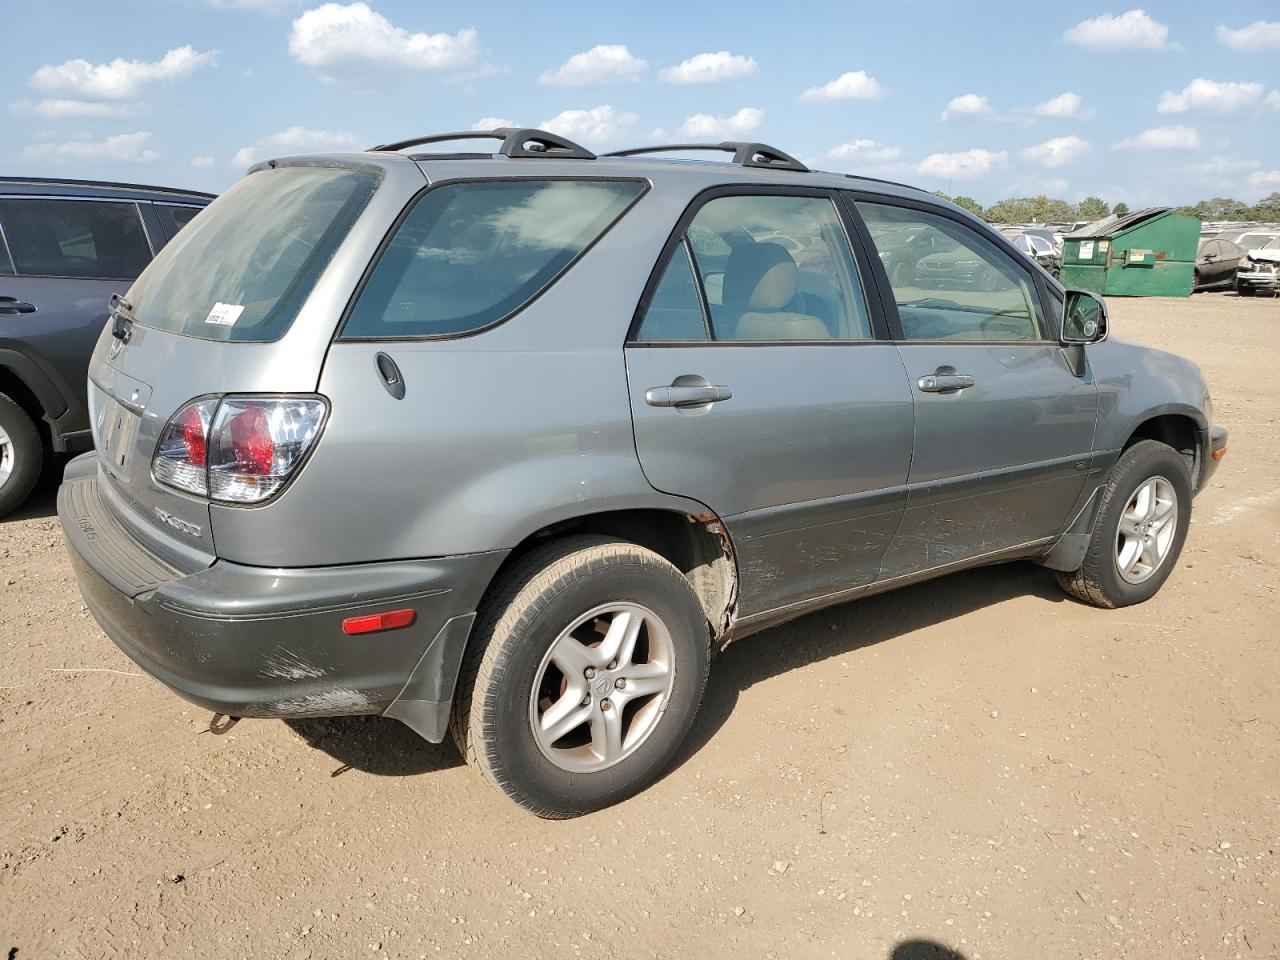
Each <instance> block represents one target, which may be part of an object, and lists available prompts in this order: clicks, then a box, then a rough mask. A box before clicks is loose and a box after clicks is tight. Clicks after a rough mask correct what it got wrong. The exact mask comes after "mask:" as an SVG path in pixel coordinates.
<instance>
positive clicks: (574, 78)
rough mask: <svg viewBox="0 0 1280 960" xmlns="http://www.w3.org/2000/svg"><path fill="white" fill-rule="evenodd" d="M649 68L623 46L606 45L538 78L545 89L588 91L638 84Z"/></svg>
mask: <svg viewBox="0 0 1280 960" xmlns="http://www.w3.org/2000/svg"><path fill="white" fill-rule="evenodd" d="M648 69H649V64H648V63H647V62H645V61H644V60H641V59H639V58H638V57H633V56H632V55H631V51H630V50H628V49H627V48H626V47H625V46H623V45H622V44H620V43H602V44H599V45H597V46H594V47H592V48H591V49H590V50H584V51H583V52H582V53H575V54H574V55H573V56H572V57H570V58H569V59H568V60H566V61H565V62H564V63H562V64H560V66H558V67H557V68H556V69H554V70H548V71H546V72H545V73H544V74H542V76H540V77H538V83H540V84H542V85H543V86H544V87H587V86H591V85H593V84H598V83H615V82H617V81H619V80H638V79H639V78H640V74H642V73H644V72H645V71H646V70H648Z"/></svg>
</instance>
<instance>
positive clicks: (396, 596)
mask: <svg viewBox="0 0 1280 960" xmlns="http://www.w3.org/2000/svg"><path fill="white" fill-rule="evenodd" d="M97 484H98V480H97V478H96V476H94V477H82V478H79V479H71V480H69V481H68V482H66V483H64V484H63V486H62V488H61V490H60V491H59V493H58V517H59V520H60V521H61V523H62V528H63V532H64V534H65V536H66V539H67V545H68V550H69V553H70V555H71V563H72V567H73V569H74V570H75V574H76V579H77V581H78V582H79V585H80V591H81V594H82V595H83V596H84V600H85V604H86V605H87V606H88V607H89V610H90V611H91V612H92V613H93V615H94V617H95V618H96V619H97V621H98V623H99V624H100V625H101V626H102V629H103V631H104V632H105V633H106V634H107V636H109V637H110V638H111V639H112V640H113V641H114V642H115V644H116V645H117V646H118V647H120V649H121V650H123V651H124V652H125V653H126V654H127V655H128V656H129V658H130V659H132V660H133V661H134V662H135V663H136V664H137V665H138V666H139V667H141V668H142V669H143V670H145V671H146V672H147V673H149V674H150V675H151V676H153V677H155V678H156V679H157V680H159V681H160V682H161V683H163V684H165V686H167V687H169V688H170V689H171V690H173V691H174V692H175V693H177V694H179V695H180V696H182V697H183V698H185V699H187V700H189V701H191V702H192V703H195V704H197V705H199V706H202V707H205V708H206V709H209V710H212V711H215V712H218V713H223V714H226V715H228V716H235V717H282V718H283V717H313V716H340V715H349V714H385V715H387V716H392V717H395V718H397V719H399V720H402V721H404V722H405V723H407V724H408V725H409V726H411V727H413V728H414V729H415V730H416V731H417V732H418V733H420V734H422V735H423V736H425V737H427V738H428V739H430V740H434V741H437V742H438V741H439V740H440V739H442V738H443V736H444V733H445V726H446V723H447V718H448V713H449V708H450V704H451V702H452V699H453V688H454V684H455V682H456V680H457V673H458V666H459V664H460V662H461V658H462V652H463V648H464V647H465V645H466V641H467V636H468V634H469V632H470V626H471V622H472V620H473V619H474V611H475V608H476V604H477V603H478V601H479V598H480V595H481V593H483V591H484V588H485V586H486V585H487V584H488V582H489V579H490V578H491V577H492V575H493V573H494V572H495V571H496V569H497V567H498V565H499V564H500V563H501V561H502V559H503V557H504V554H503V553H501V552H496V553H484V554H472V555H467V556H458V557H446V558H439V559H431V560H405V561H393V562H388V563H377V564H359V565H354V566H344V567H322V568H311V569H298V568H274V569H269V568H261V567H246V566H242V565H239V564H234V563H228V562H226V561H223V560H218V561H215V562H214V563H213V564H212V565H211V566H208V567H206V568H204V569H200V570H194V571H182V570H177V569H174V568H173V567H171V566H169V565H168V564H167V563H166V562H165V561H164V560H162V559H160V558H158V557H155V556H154V555H151V554H150V553H149V552H148V551H147V550H146V548H145V547H143V546H142V545H140V544H139V543H137V541H136V540H134V539H133V538H132V537H130V535H129V534H128V532H127V531H126V530H125V528H124V527H123V526H122V525H121V524H120V523H119V522H118V521H117V520H115V519H114V517H113V516H112V515H111V508H110V507H109V506H108V505H107V504H106V503H105V502H104V501H103V500H102V498H101V497H100V496H98V495H97ZM406 607H407V608H412V609H413V610H414V611H415V614H416V616H415V620H414V622H413V623H412V624H410V625H409V626H408V627H405V628H402V629H399V630H389V631H385V632H381V633H371V634H364V635H358V636H348V635H347V634H346V633H344V632H343V630H342V621H343V620H344V619H346V618H348V617H355V616H360V615H362V614H370V613H376V612H378V611H385V610H388V609H403V608H406Z"/></svg>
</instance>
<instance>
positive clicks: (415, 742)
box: [285, 717, 462, 777]
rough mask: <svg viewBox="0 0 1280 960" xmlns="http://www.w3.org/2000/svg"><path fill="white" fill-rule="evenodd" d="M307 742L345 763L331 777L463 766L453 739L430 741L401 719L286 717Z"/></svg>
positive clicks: (400, 774)
mask: <svg viewBox="0 0 1280 960" xmlns="http://www.w3.org/2000/svg"><path fill="white" fill-rule="evenodd" d="M285 724H286V725H287V726H288V727H289V729H291V730H292V731H293V732H294V733H296V734H297V735H298V736H300V737H301V738H302V739H303V740H305V741H307V745H308V746H311V747H314V748H315V749H317V750H323V751H324V752H325V753H327V754H329V756H331V757H333V758H334V759H335V760H337V761H338V762H339V763H341V764H342V766H340V767H338V768H337V769H336V770H333V771H332V772H331V773H330V774H329V775H330V776H331V777H337V776H341V775H342V774H344V773H346V772H347V771H348V770H361V771H363V772H365V773H372V774H376V775H377V776H380V777H409V776H415V775H417V774H420V773H433V772H435V771H436V770H447V769H449V768H450V767H457V766H461V765H462V757H461V756H460V755H459V754H458V751H457V748H455V747H454V745H453V741H452V740H449V739H446V740H445V742H444V743H428V742H427V741H426V740H423V739H422V738H421V737H420V736H418V735H417V734H416V733H414V732H413V731H412V730H410V729H409V728H408V727H406V726H405V725H404V724H403V723H401V722H400V721H399V720H391V719H389V718H387V717H317V718H315V719H309V720H286V721H285Z"/></svg>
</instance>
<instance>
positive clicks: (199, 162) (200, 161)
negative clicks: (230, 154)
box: [191, 153, 218, 170]
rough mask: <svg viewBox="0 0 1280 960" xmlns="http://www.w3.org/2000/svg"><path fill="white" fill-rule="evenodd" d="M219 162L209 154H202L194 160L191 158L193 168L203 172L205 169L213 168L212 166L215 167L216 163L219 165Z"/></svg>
mask: <svg viewBox="0 0 1280 960" xmlns="http://www.w3.org/2000/svg"><path fill="white" fill-rule="evenodd" d="M217 162H218V161H217V160H216V159H214V158H213V157H212V156H210V155H209V154H207V153H202V154H201V155H200V156H198V157H192V158H191V165H192V166H193V167H195V168H197V169H201V170H203V169H205V168H207V167H212V166H213V165H214V164H215V163H217Z"/></svg>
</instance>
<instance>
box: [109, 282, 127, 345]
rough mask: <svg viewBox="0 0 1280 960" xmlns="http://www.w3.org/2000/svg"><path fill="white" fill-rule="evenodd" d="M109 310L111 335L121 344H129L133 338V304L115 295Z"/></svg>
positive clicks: (112, 297)
mask: <svg viewBox="0 0 1280 960" xmlns="http://www.w3.org/2000/svg"><path fill="white" fill-rule="evenodd" d="M108 309H110V311H111V314H110V316H111V335H112V336H113V337H115V338H116V339H117V340H119V341H120V342H121V343H128V342H129V338H130V337H132V336H133V316H132V315H133V304H132V303H130V302H129V301H128V300H126V299H125V298H124V297H122V296H120V294H118V293H113V294H112V295H111V302H110V304H109V307H108Z"/></svg>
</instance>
